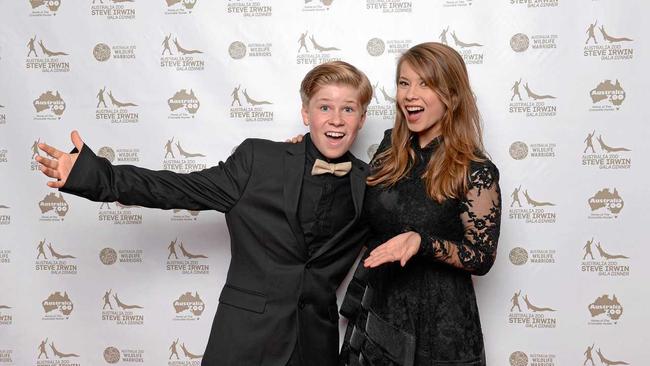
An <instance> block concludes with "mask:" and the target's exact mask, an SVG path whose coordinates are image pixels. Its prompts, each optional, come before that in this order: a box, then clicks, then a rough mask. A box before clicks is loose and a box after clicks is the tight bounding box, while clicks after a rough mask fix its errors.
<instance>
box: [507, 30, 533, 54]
mask: <svg viewBox="0 0 650 366" xmlns="http://www.w3.org/2000/svg"><path fill="white" fill-rule="evenodd" d="M529 44H530V42H529V41H528V36H527V35H525V34H523V33H517V34H515V35H514V36H512V38H510V47H511V48H512V50H513V51H515V52H524V51H526V50H527V49H528V45H529Z"/></svg>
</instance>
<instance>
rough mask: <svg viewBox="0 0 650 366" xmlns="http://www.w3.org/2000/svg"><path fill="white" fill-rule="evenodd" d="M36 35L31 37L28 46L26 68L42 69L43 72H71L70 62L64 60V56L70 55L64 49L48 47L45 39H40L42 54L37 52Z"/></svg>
mask: <svg viewBox="0 0 650 366" xmlns="http://www.w3.org/2000/svg"><path fill="white" fill-rule="evenodd" d="M35 43H36V36H34V37H32V38H30V39H29V42H27V47H28V48H29V51H28V52H27V59H26V60H25V68H26V69H27V70H37V71H38V70H40V71H41V72H69V71H70V62H68V61H64V60H63V56H69V55H68V54H67V53H65V52H62V51H52V50H50V49H48V48H47V47H46V46H45V44H44V43H43V40H42V39H40V40H39V41H38V46H39V47H40V49H41V55H40V56H39V55H38V53H37V52H36V45H35Z"/></svg>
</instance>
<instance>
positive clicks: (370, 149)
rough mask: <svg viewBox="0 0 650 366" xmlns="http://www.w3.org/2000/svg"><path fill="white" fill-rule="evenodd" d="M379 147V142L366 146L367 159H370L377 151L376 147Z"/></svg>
mask: <svg viewBox="0 0 650 366" xmlns="http://www.w3.org/2000/svg"><path fill="white" fill-rule="evenodd" d="M378 147H379V144H372V145H370V146H368V150H367V152H368V159H372V157H373V156H375V154H376V153H377V148H378Z"/></svg>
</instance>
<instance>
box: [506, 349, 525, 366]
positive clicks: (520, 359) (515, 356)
mask: <svg viewBox="0 0 650 366" xmlns="http://www.w3.org/2000/svg"><path fill="white" fill-rule="evenodd" d="M510 365H511V366H527V365H528V356H526V354H525V353H523V352H521V351H516V352H512V354H511V355H510Z"/></svg>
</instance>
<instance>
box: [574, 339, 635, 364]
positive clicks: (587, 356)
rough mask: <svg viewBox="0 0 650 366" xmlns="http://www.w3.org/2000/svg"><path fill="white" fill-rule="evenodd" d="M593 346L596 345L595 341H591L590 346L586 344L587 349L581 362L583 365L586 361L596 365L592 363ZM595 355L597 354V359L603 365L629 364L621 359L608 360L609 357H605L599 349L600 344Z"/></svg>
mask: <svg viewBox="0 0 650 366" xmlns="http://www.w3.org/2000/svg"><path fill="white" fill-rule="evenodd" d="M594 347H596V343H592V344H591V346H587V349H586V350H585V352H584V353H583V355H585V361H584V362H583V363H582V364H583V365H587V361H589V362H591V366H596V364H595V363H594V355H593V351H594ZM596 355H598V359H599V360H600V364H601V365H604V366H613V365H629V363H627V362H625V361H621V360H610V359H609V358H607V357H605V355H603V352H602V351H601V350H600V346H599V347H598V350H596Z"/></svg>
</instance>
